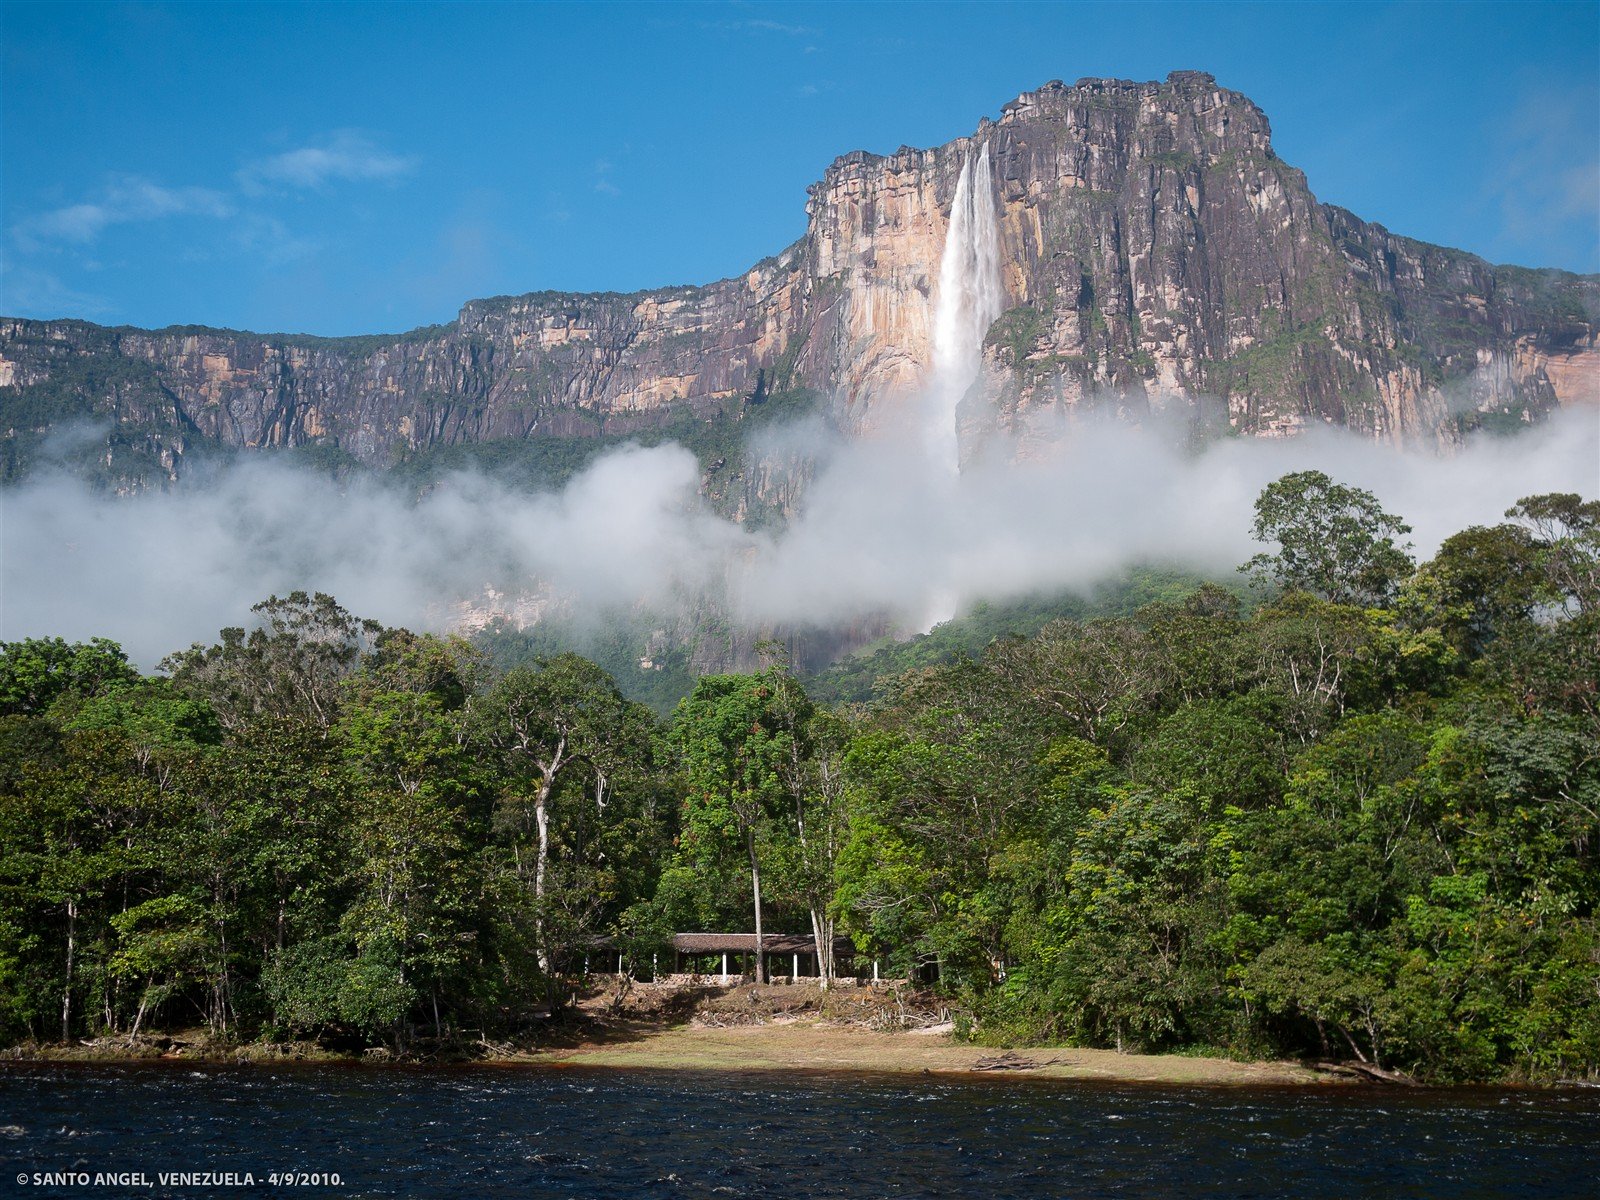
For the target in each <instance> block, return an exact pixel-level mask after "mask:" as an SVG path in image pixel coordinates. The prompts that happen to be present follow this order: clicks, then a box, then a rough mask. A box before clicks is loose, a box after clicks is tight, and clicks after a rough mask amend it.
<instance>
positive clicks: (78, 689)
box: [0, 638, 139, 716]
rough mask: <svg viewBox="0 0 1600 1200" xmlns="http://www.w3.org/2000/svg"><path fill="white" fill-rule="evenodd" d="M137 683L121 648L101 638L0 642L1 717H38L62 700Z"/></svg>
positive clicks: (28, 639) (32, 639)
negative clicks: (69, 640)
mask: <svg viewBox="0 0 1600 1200" xmlns="http://www.w3.org/2000/svg"><path fill="white" fill-rule="evenodd" d="M138 681H139V672H138V671H136V670H134V669H133V667H132V666H130V665H129V663H128V656H127V655H126V654H124V653H123V652H122V647H121V646H119V645H117V644H116V643H115V642H113V641H109V640H107V639H106V638H93V639H91V640H90V641H88V642H68V641H66V640H64V639H62V638H24V639H23V640H22V641H20V642H4V643H0V716H3V715H5V714H8V713H18V714H23V713H26V714H32V715H41V714H43V713H45V712H46V711H48V710H49V708H50V707H51V706H52V705H53V704H55V702H56V701H57V700H58V699H60V698H62V697H63V696H70V695H77V696H80V697H87V696H98V695H103V694H105V693H106V692H108V691H112V690H115V689H116V688H118V687H123V686H127V685H129V684H133V683H137V682H138Z"/></svg>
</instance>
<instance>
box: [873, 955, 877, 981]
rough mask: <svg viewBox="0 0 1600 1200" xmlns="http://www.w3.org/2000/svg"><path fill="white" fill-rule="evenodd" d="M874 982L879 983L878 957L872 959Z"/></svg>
mask: <svg viewBox="0 0 1600 1200" xmlns="http://www.w3.org/2000/svg"><path fill="white" fill-rule="evenodd" d="M872 982H873V983H877V982H878V960H877V959H873V960H872Z"/></svg>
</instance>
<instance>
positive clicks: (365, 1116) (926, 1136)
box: [0, 1064, 1600, 1200]
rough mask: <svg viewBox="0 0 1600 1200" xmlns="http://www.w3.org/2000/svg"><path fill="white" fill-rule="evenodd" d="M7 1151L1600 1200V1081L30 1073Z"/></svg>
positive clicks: (25, 1191) (1008, 1185)
mask: <svg viewBox="0 0 1600 1200" xmlns="http://www.w3.org/2000/svg"><path fill="white" fill-rule="evenodd" d="M0 1158H3V1159H4V1161H5V1172H4V1175H3V1176H0V1196H22V1195H31V1196H45V1195H69V1194H71V1195H95V1196H118V1195H130V1196H146V1197H148V1196H162V1195H171V1196H189V1197H193V1196H202V1195H239V1194H249V1193H251V1192H256V1193H259V1192H262V1191H267V1192H274V1191H281V1192H288V1191H291V1190H292V1191H298V1192H312V1193H321V1194H322V1195H326V1196H416V1197H435V1196H437V1197H474V1196H483V1197H491V1196H494V1197H499V1196H525V1197H546V1196H551V1197H556V1196H570V1197H585V1198H587V1197H701V1196H704V1197H714V1196H726V1197H744V1196H750V1197H757V1196H774V1197H789V1198H798V1197H812V1196H816V1197H824V1196H860V1197H875V1196H897V1197H898V1196H905V1197H922V1196H928V1197H934V1196H940V1197H944V1196H948V1197H992V1198H995V1200H1003V1198H1007V1197H1029V1198H1033V1197H1099V1196H1107V1197H1110V1196H1116V1197H1173V1198H1179V1197H1224V1196H1226V1197H1283V1196H1293V1197H1295V1198H1297V1200H1307V1198H1314V1197H1330V1198H1336V1200H1353V1198H1355V1197H1369V1196H1370V1197H1384V1198H1385V1200H1393V1198H1401V1197H1412V1196H1414V1197H1450V1198H1452V1200H1469V1198H1474V1197H1484V1198H1486V1200H1487V1198H1489V1197H1494V1198H1495V1200H1503V1198H1506V1197H1594V1196H1597V1195H1600V1185H1597V1183H1596V1178H1597V1176H1596V1170H1597V1164H1600V1091H1595V1090H1588V1089H1574V1090H1566V1091H1548V1092H1546V1091H1517V1090H1488V1089H1484V1090H1466V1091H1456V1090H1418V1091H1410V1090H1400V1089H1378V1088H1368V1087H1325V1088H1309V1089H1295V1088H1271V1089H1263V1088H1249V1089H1245V1088H1180V1087H1165V1086H1162V1087H1158V1086H1128V1085H1100V1084H1086V1083H1081V1082H1070V1083H1069V1082H1061V1081H1051V1082H1046V1081H1022V1080H1016V1079H997V1080H990V1079H982V1080H965V1079H963V1080H959V1081H952V1080H949V1079H945V1078H937V1077H932V1076H917V1077H905V1076H900V1077H887V1076H863V1075H849V1074H809V1075H803V1076H798V1077H784V1076H781V1075H776V1074H770V1073H737V1074H735V1073H727V1072H690V1071H672V1072H668V1071H648V1070H615V1069H611V1070H608V1069H602V1068H590V1069H583V1068H567V1069H553V1068H547V1067H540V1068H529V1067H462V1068H431V1069H407V1068H394V1067H387V1068H384V1067H355V1066H351V1067H339V1066H317V1067H306V1068H300V1069H265V1068H260V1067H232V1068H203V1069H192V1068H188V1067H182V1066H169V1065H166V1064H162V1065H128V1066H118V1067H100V1066H81V1065H61V1066H45V1065H15V1064H8V1065H6V1066H4V1067H0ZM172 1172H189V1173H193V1174H194V1175H196V1176H197V1178H191V1179H188V1180H184V1181H178V1182H171V1181H169V1182H167V1183H166V1184H163V1182H162V1179H161V1176H162V1175H163V1174H164V1173H172ZM204 1172H213V1173H216V1174H215V1176H214V1177H213V1179H212V1180H211V1181H209V1182H208V1181H207V1180H206V1179H205V1177H204V1174H203V1173H204ZM291 1172H292V1173H306V1174H307V1175H309V1176H310V1177H311V1180H307V1181H304V1182H301V1183H298V1184H297V1185H296V1186H294V1187H293V1188H288V1187H284V1186H283V1185H282V1184H281V1183H280V1184H277V1185H274V1183H273V1182H272V1179H273V1177H274V1175H275V1174H283V1173H291ZM47 1173H48V1174H54V1175H55V1176H57V1179H56V1182H55V1183H54V1184H52V1183H49V1182H43V1180H44V1179H45V1178H46V1175H47ZM64 1173H65V1174H70V1175H71V1176H72V1179H71V1180H64V1179H62V1178H60V1177H61V1176H62V1175H63V1174H64ZM102 1173H105V1174H106V1175H107V1176H108V1177H110V1178H111V1179H113V1182H109V1183H108V1182H105V1181H104V1180H102V1181H101V1182H98V1183H97V1182H96V1181H95V1177H96V1176H97V1175H100V1174H102ZM229 1173H231V1176H232V1178H231V1179H229V1178H228V1175H229ZM247 1174H248V1175H250V1176H252V1177H253V1183H252V1184H247V1183H246V1182H245V1180H244V1177H245V1176H246V1175H247ZM19 1176H21V1177H22V1178H23V1180H24V1182H21V1183H19V1182H18V1180H19ZM328 1176H337V1177H338V1181H337V1183H333V1182H328V1181H327V1177H328ZM218 1177H220V1179H219V1178H218ZM317 1177H322V1179H323V1181H322V1182H313V1181H312V1180H315V1179H316V1178H317ZM85 1180H87V1182H85ZM116 1180H120V1182H117V1181H116Z"/></svg>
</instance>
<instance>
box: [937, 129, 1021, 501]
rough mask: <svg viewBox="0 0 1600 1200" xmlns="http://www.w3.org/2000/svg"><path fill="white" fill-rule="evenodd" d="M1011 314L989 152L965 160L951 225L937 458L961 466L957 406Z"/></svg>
mask: <svg viewBox="0 0 1600 1200" xmlns="http://www.w3.org/2000/svg"><path fill="white" fill-rule="evenodd" d="M1004 309H1005V293H1004V291H1003V290H1002V288H1001V286H1000V231H999V227H998V224H997V222H996V219H995V198H994V173H993V171H992V169H991V168H990V166H989V147H988V146H987V145H985V146H984V147H983V149H981V150H980V151H979V152H978V161H977V164H976V166H974V164H973V161H972V152H971V151H970V150H969V151H968V152H967V156H966V158H964V159H963V160H962V163H961V177H960V178H959V179H958V180H957V181H956V195H955V201H954V203H953V204H952V205H951V208H950V228H949V231H948V232H947V233H946V234H945V241H944V254H943V256H942V257H941V259H940V262H939V302H938V307H937V308H936V309H935V310H934V318H933V379H932V381H931V383H932V386H931V388H930V392H931V395H930V397H929V399H930V406H929V418H928V420H929V425H928V441H929V445H930V447H931V449H932V452H933V454H934V457H935V458H936V459H937V460H938V461H940V462H943V463H947V464H948V465H949V467H950V469H951V470H952V471H954V470H957V469H958V467H959V458H958V452H957V446H956V405H958V404H959V403H960V402H961V397H962V396H964V395H966V392H967V389H968V388H969V387H971V386H972V381H973V380H975V379H976V378H977V377H978V371H979V369H980V368H981V366H982V364H983V335H984V334H985V333H986V332H988V329H989V326H990V325H991V324H992V323H993V322H994V319H995V318H996V317H998V316H999V315H1000V313H1001V312H1002V311H1004Z"/></svg>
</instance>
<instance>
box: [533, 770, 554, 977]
mask: <svg viewBox="0 0 1600 1200" xmlns="http://www.w3.org/2000/svg"><path fill="white" fill-rule="evenodd" d="M554 781H555V777H554V775H552V774H549V773H547V774H546V775H545V777H544V780H543V782H541V783H540V784H539V794H538V795H537V796H536V797H534V801H533V822H534V824H535V825H536V826H537V827H538V830H539V857H538V859H537V860H536V861H535V863H534V867H533V904H534V916H533V944H534V947H535V949H536V951H537V953H538V956H539V970H541V971H542V972H544V973H545V974H546V975H548V974H549V973H550V951H549V950H548V949H547V948H546V946H545V944H544V872H545V865H546V863H547V862H548V861H549V858H550V812H549V810H548V808H547V807H546V803H547V801H549V799H550V788H551V786H552V784H553V783H554Z"/></svg>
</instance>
